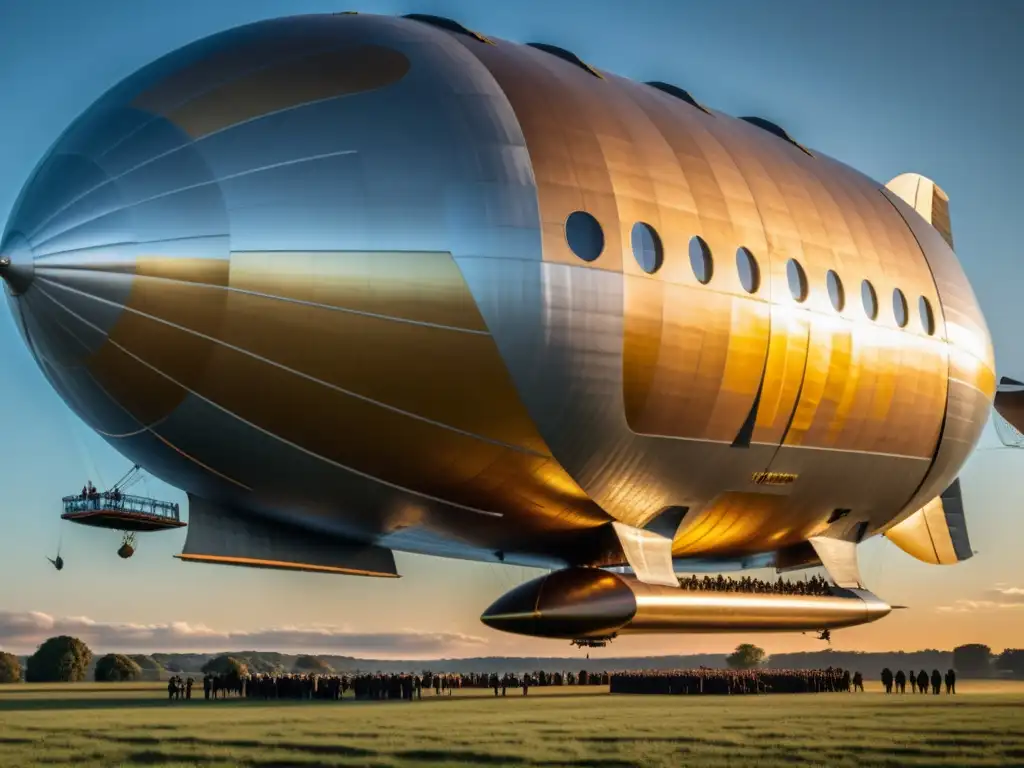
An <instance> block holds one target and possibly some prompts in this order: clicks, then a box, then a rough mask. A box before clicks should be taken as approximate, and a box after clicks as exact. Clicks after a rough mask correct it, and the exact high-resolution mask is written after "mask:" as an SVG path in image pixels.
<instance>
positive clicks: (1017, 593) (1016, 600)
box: [989, 585, 1024, 605]
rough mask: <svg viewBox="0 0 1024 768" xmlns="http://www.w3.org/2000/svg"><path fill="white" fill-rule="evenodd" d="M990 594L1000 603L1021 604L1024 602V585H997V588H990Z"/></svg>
mask: <svg viewBox="0 0 1024 768" xmlns="http://www.w3.org/2000/svg"><path fill="white" fill-rule="evenodd" d="M989 595H990V596H991V597H992V599H993V600H995V601H996V602H999V603H1004V604H1012V605H1020V604H1024V587H1006V586H1003V585H997V586H996V588H995V589H992V590H989Z"/></svg>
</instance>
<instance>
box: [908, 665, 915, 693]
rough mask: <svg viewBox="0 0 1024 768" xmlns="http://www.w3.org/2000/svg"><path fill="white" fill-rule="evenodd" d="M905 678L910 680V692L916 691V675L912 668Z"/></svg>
mask: <svg viewBox="0 0 1024 768" xmlns="http://www.w3.org/2000/svg"><path fill="white" fill-rule="evenodd" d="M907 679H908V680H909V681H910V692H911V693H917V675H915V674H914V670H910V673H909V674H908V675H907Z"/></svg>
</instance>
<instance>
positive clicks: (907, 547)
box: [885, 478, 974, 565]
mask: <svg viewBox="0 0 1024 768" xmlns="http://www.w3.org/2000/svg"><path fill="white" fill-rule="evenodd" d="M885 537H886V538H887V539H889V541H891V542H892V543H893V544H895V545H896V546H897V547H899V548H900V549H902V550H903V551H904V552H906V553H907V554H908V555H911V556H912V557H916V558H917V559H918V560H920V561H921V562H923V563H930V564H931V565H954V564H955V563H959V562H962V561H964V560H967V559H968V558H970V557H971V556H972V555H973V554H974V552H973V551H972V550H971V540H970V538H969V537H968V535H967V519H966V517H965V516H964V502H963V497H962V496H961V494H960V480H959V478H958V479H956V480H954V481H953V484H952V485H950V486H949V488H947V489H946V490H945V491H943V492H942V495H941V496H936V497H935V498H934V499H932V500H931V501H929V502H928V503H927V504H925V505H924V506H923V507H922V508H921V509H919V510H917V512H915V513H914V514H912V515H911V516H910V517H908V518H907V519H906V520H904V521H903V522H901V523H900V524H899V525H896V526H894V527H892V528H890V529H889V530H888V531H886V532H885Z"/></svg>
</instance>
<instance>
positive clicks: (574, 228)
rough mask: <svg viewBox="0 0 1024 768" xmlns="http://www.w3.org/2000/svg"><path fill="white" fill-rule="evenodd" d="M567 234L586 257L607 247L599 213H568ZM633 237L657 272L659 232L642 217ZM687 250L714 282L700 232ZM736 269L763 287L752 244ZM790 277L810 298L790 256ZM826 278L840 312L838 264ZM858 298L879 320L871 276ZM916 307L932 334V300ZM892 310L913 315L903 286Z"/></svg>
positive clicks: (753, 286) (746, 283)
mask: <svg viewBox="0 0 1024 768" xmlns="http://www.w3.org/2000/svg"><path fill="white" fill-rule="evenodd" d="M565 237H566V240H567V242H568V244H569V248H570V249H571V250H572V252H573V253H575V254H576V255H577V256H579V257H580V258H581V259H583V260H584V261H594V260H595V259H597V257H598V256H600V255H601V253H602V251H604V231H603V230H602V229H601V225H600V224H599V223H598V221H597V219H595V218H594V217H593V216H591V215H590V214H589V213H586V212H585V211H575V212H573V213H571V214H569V218H568V219H566V222H565ZM630 242H631V244H632V246H633V257H634V258H635V259H636V262H637V264H639V265H640V268H641V269H642V270H643V271H644V272H647V273H648V274H654V273H655V272H657V271H658V270H659V269H660V268H661V264H662V260H663V257H664V251H663V248H662V245H661V238H660V237H659V236H658V233H657V231H656V230H655V229H654V227H652V226H651V225H650V224H646V223H644V222H642V221H638V222H637V223H636V224H634V225H633V230H632V232H631V233H630ZM689 255H690V268H691V269H692V270H693V275H694V277H696V278H697V281H698V282H700V283H702V284H703V285H707V284H708V283H710V282H711V278H712V277H713V275H714V271H715V265H714V260H713V259H712V258H711V249H710V248H709V247H708V244H707V243H706V242H705V241H704V239H703V238H702V237H700V236H698V235H694V236H693V237H692V238H690V245H689ZM736 271H737V272H738V274H739V278H740V285H741V286H742V287H743V290H745V291H746V292H747V293H757V290H758V288H760V287H761V269H760V267H759V266H758V263H757V259H756V258H755V257H754V254H753V253H751V252H750V250H749V249H747V248H739V249H737V251H736ZM786 279H787V282H788V284H789V292H790V295H792V297H793V299H794V300H795V301H797V302H804V301H806V300H807V297H808V295H809V294H810V287H809V284H808V281H807V273H806V272H805V271H804V268H803V266H801V264H800V262H798V261H797V260H796V259H790V260H789V261H788V262H787V264H786ZM825 284H826V287H827V288H828V296H829V300H830V301H831V302H832V307H833V308H834V309H835V310H836V312H842V311H843V309H844V308H845V307H846V289H845V288H844V286H843V281H842V279H841V278H840V277H839V275H838V274H836V272H835V270H831V269H830V270H829V271H828V272H827V273H826V275H825ZM860 298H861V304H862V305H863V307H864V314H866V315H867V316H868V318H869V319H871V320H877V319H878V294H877V293H876V292H875V287H874V286H873V285H872V284H871V282H870V281H869V280H863V281H862V282H861V284H860ZM917 309H918V314H919V315H920V320H921V327H922V328H923V329H924V331H925V333H927V334H928V335H929V336H931V335H933V334H934V333H935V313H934V312H933V311H932V305H931V302H929V301H928V299H927V298H925V297H924V296H921V297H920V298H918V301H917ZM892 311H893V316H894V317H895V319H896V324H897V325H898V326H899V327H900V328H905V327H906V326H907V323H909V321H910V310H909V307H908V306H907V297H906V296H904V295H903V291H901V290H900V289H899V288H895V289H893V292H892Z"/></svg>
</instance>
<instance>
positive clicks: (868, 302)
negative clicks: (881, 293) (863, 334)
mask: <svg viewBox="0 0 1024 768" xmlns="http://www.w3.org/2000/svg"><path fill="white" fill-rule="evenodd" d="M860 300H861V302H862V303H863V304H864V314H865V315H867V316H868V317H869V318H870V319H872V320H874V319H875V318H876V317H878V294H877V293H875V286H873V285H872V284H871V283H869V282H868V281H867V280H865V281H864V282H862V283H861V284H860Z"/></svg>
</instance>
